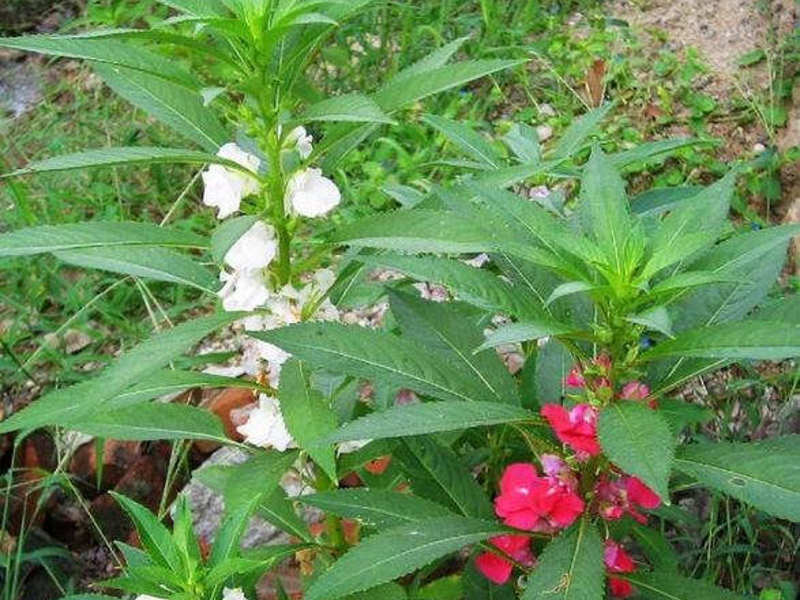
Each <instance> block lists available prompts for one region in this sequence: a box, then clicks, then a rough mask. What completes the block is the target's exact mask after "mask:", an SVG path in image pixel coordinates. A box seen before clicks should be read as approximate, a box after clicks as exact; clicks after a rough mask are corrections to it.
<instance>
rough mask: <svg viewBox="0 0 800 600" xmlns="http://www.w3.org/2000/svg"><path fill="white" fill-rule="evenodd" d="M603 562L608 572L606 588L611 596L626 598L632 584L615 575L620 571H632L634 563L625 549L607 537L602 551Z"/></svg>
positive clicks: (630, 591) (630, 592) (631, 590)
mask: <svg viewBox="0 0 800 600" xmlns="http://www.w3.org/2000/svg"><path fill="white" fill-rule="evenodd" d="M603 562H604V563H605V565H606V573H607V574H608V588H609V591H610V592H611V595H612V596H615V597H617V598H627V597H628V596H630V595H631V594H632V593H633V586H632V585H631V584H630V582H629V581H627V580H625V579H621V578H619V577H615V576H614V575H616V574H620V573H633V571H635V570H636V565H635V564H634V562H633V559H632V558H631V557H630V556H629V555H628V553H627V552H625V549H624V548H623V547H622V546H620V545H619V544H618V543H617V542H615V541H614V540H611V539H608V540H606V544H605V551H604V553H603Z"/></svg>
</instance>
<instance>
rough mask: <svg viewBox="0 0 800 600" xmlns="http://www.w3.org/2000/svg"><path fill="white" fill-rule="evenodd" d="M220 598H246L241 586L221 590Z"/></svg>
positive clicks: (240, 599)
mask: <svg viewBox="0 0 800 600" xmlns="http://www.w3.org/2000/svg"><path fill="white" fill-rule="evenodd" d="M222 600H247V597H246V596H245V595H244V592H243V591H242V588H225V589H224V590H222Z"/></svg>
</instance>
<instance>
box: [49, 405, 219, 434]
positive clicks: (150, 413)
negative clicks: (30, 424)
mask: <svg viewBox="0 0 800 600" xmlns="http://www.w3.org/2000/svg"><path fill="white" fill-rule="evenodd" d="M59 425H63V426H64V427H65V428H66V429H70V430H74V431H80V432H82V433H86V434H88V435H93V436H98V437H103V438H110V439H114V440H183V439H192V440H211V441H214V442H222V443H225V442H228V441H229V440H228V438H227V437H226V435H225V432H224V431H223V429H222V422H221V421H220V420H219V418H218V417H217V416H216V415H214V414H212V413H210V412H208V411H206V410H202V409H200V408H195V407H193V406H186V405H184V404H163V403H160V402H151V403H147V404H137V405H136V406H129V407H126V408H120V409H117V410H111V411H98V412H96V413H93V414H91V415H82V416H81V418H80V419H66V420H64V421H62V422H61V423H59Z"/></svg>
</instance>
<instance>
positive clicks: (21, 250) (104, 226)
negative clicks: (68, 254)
mask: <svg viewBox="0 0 800 600" xmlns="http://www.w3.org/2000/svg"><path fill="white" fill-rule="evenodd" d="M207 245H208V241H207V240H206V239H205V238H203V237H201V236H199V235H195V234H194V233H189V232H184V231H176V230H172V229H167V228H164V227H156V226H155V225H150V224H148V223H109V222H103V221H93V222H89V223H69V224H65V225H39V226H37V227H27V228H25V229H20V230H18V231H12V232H10V233H4V234H2V235H0V256H29V255H31V254H41V253H43V252H56V251H58V250H77V249H80V248H95V247H100V246H103V247H107V246H173V247H182V248H204V247H206V246H207Z"/></svg>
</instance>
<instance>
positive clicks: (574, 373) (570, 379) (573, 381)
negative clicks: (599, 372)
mask: <svg viewBox="0 0 800 600" xmlns="http://www.w3.org/2000/svg"><path fill="white" fill-rule="evenodd" d="M564 383H565V384H566V385H567V387H575V388H582V387H583V386H584V385H586V381H584V379H583V374H582V373H581V368H580V367H579V366H577V365H576V366H574V367H572V369H571V370H570V372H569V373H567V376H566V377H565V378H564Z"/></svg>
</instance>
